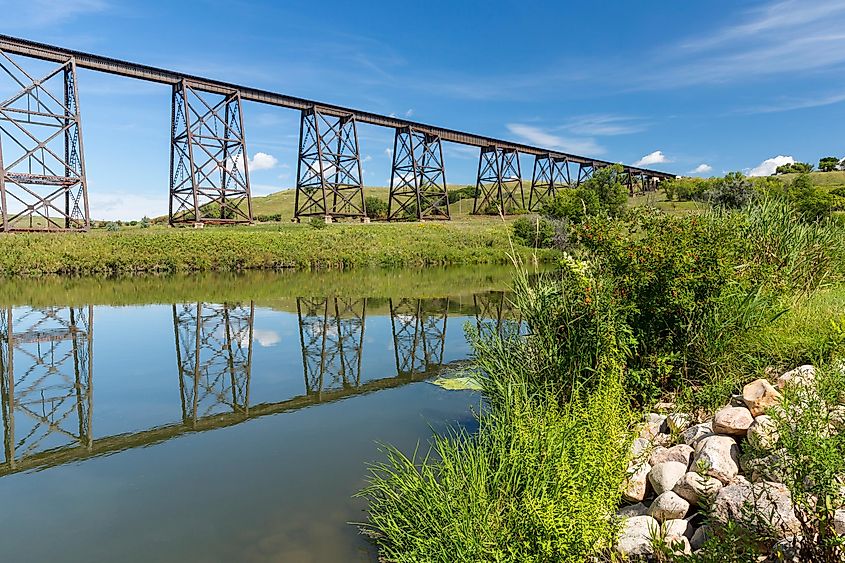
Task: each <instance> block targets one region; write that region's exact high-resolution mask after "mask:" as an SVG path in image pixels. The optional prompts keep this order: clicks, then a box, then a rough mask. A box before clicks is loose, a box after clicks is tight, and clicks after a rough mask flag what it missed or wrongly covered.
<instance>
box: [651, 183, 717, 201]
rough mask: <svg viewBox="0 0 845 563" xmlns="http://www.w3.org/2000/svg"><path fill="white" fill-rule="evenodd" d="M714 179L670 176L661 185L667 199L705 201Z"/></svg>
mask: <svg viewBox="0 0 845 563" xmlns="http://www.w3.org/2000/svg"><path fill="white" fill-rule="evenodd" d="M716 181H717V180H716V179H712V178H672V179H669V180H666V181H665V182H661V185H662V186H663V191H664V192H665V193H666V198H667V199H668V200H669V201H672V200H677V201H705V200H706V199H707V194H708V193H709V192H711V191H712V190H713V186H714V184H715V182H716Z"/></svg>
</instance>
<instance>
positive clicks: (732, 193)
mask: <svg viewBox="0 0 845 563" xmlns="http://www.w3.org/2000/svg"><path fill="white" fill-rule="evenodd" d="M709 195H710V197H709V199H710V202H711V203H712V204H713V205H715V206H717V207H722V208H724V209H740V208H741V207H745V206H746V205H748V204H749V203H751V200H752V199H753V197H754V189H753V188H752V185H751V182H749V181H748V179H747V178H746V177H745V175H744V174H743V173H742V172H731V173H729V174H727V175H725V177H724V178H721V179H720V180H717V181H716V182H715V185H714V186H713V189H712V191H711V192H710V194H709Z"/></svg>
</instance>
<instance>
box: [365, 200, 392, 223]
mask: <svg viewBox="0 0 845 563" xmlns="http://www.w3.org/2000/svg"><path fill="white" fill-rule="evenodd" d="M364 208H365V209H366V210H367V217H369V218H370V219H387V202H386V201H384V200H382V199H379V198H377V197H374V196H367V197H366V198H364Z"/></svg>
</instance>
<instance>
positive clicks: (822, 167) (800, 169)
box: [775, 156, 845, 175]
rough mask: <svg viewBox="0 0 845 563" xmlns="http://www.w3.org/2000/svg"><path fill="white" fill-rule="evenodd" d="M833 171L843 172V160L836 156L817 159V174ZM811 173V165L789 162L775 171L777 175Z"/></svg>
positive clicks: (844, 166) (844, 164)
mask: <svg viewBox="0 0 845 563" xmlns="http://www.w3.org/2000/svg"><path fill="white" fill-rule="evenodd" d="M835 170H845V158H839V157H836V156H826V157H824V158H821V159H819V172H833V171H835ZM812 171H813V165H812V164H810V163H809V162H791V163H789V164H782V165H780V166H778V167H777V169H775V175H777V174H807V173H808V172H812Z"/></svg>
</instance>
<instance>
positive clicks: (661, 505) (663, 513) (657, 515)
mask: <svg viewBox="0 0 845 563" xmlns="http://www.w3.org/2000/svg"><path fill="white" fill-rule="evenodd" d="M688 510H689V503H688V502H687V501H685V500H684V499H682V498H681V497H679V496H678V495H676V494H675V493H673V492H672V491H667V492H665V493H663V494H661V495H658V496H657V498H656V499H654V502H652V503H651V506H649V507H648V514H649V516H651V517H653V518H654V519H655V520H657V521H658V522H665V521H666V520H676V519H679V518H683V517H684V516H686V515H687V511H688Z"/></svg>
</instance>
